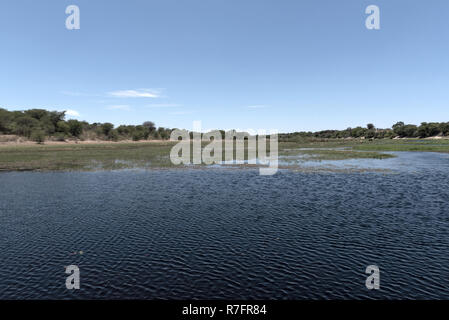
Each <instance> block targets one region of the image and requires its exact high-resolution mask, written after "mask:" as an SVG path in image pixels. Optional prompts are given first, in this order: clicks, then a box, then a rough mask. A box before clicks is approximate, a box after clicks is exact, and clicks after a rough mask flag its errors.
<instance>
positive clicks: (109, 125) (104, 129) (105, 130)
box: [101, 122, 114, 137]
mask: <svg viewBox="0 0 449 320" xmlns="http://www.w3.org/2000/svg"><path fill="white" fill-rule="evenodd" d="M112 129H114V125H113V124H112V123H109V122H106V123H103V124H102V125H101V131H102V132H103V134H104V135H105V136H107V137H108V136H109V133H110V132H111V130H112Z"/></svg>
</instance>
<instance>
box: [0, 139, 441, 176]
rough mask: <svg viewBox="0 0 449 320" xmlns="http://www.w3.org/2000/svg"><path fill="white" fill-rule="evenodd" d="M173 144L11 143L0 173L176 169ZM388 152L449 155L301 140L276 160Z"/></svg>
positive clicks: (427, 148)
mask: <svg viewBox="0 0 449 320" xmlns="http://www.w3.org/2000/svg"><path fill="white" fill-rule="evenodd" d="M174 144H175V142H170V141H163V140H155V141H139V142H130V141H121V142H104V141H101V142H99V141H84V142H78V143H75V142H51V143H50V142H49V143H47V142H46V143H45V144H36V143H30V144H28V143H16V144H3V145H0V171H33V170H40V171H61V170H62V171H75V170H83V171H94V170H118V169H133V168H143V169H153V168H174V167H176V168H179V166H174V165H173V164H172V163H171V161H170V158H169V155H170V150H171V148H172V147H173V145H174ZM391 151H418V152H419V151H421V152H444V153H449V141H448V140H426V139H421V140H420V139H400V140H392V139H384V140H374V141H368V140H359V139H357V140H355V139H354V140H343V139H334V140H314V139H309V140H307V139H306V140H302V141H296V142H280V143H279V156H280V158H286V157H302V158H303V159H304V161H323V160H348V159H387V158H391V157H394V155H391V154H389V153H384V152H391Z"/></svg>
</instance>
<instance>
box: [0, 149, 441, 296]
mask: <svg viewBox="0 0 449 320" xmlns="http://www.w3.org/2000/svg"><path fill="white" fill-rule="evenodd" d="M356 161H360V160H356ZM370 161H371V160H369V161H368V163H369V162H370ZM376 161H385V162H379V163H383V164H386V165H391V166H392V173H381V172H364V173H336V172H332V171H329V172H324V173H303V172H293V171H290V170H281V171H280V172H278V174H276V175H275V176H259V175H258V170H257V169H232V170H229V169H225V168H211V169H185V170H184V169H181V170H176V169H175V170H158V171H145V170H124V171H103V172H60V173H56V172H53V173H38V172H23V173H3V174H0V225H1V227H0V261H1V264H0V299H81V298H88V299H118V298H121V299H133V298H138V299H221V298H226V299H350V298H355V299H382V298H387V299H449V268H448V266H449V255H448V252H449V250H448V248H449V208H448V202H449V200H448V199H449V188H448V186H449V158H448V157H447V155H442V154H430V153H426V154H422V153H401V154H400V157H398V158H396V159H386V160H375V163H378V162H376ZM346 163H347V162H346ZM362 163H365V164H366V162H362ZM359 164H360V163H359ZM339 165H343V166H344V165H345V162H339ZM350 165H351V166H352V165H354V163H351V162H350ZM80 251H82V253H83V254H80ZM71 264H75V265H78V266H79V268H80V270H81V289H80V290H76V291H75V290H74V291H69V290H67V289H66V288H65V278H66V276H67V275H66V274H65V273H64V271H65V269H64V267H65V266H67V265H71ZM371 264H374V265H378V266H379V267H380V270H381V282H380V284H381V290H379V291H376V290H373V291H370V290H367V289H366V287H365V279H366V277H367V275H366V274H365V268H366V267H367V266H368V265H371Z"/></svg>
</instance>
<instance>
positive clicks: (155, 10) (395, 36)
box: [0, 0, 449, 132]
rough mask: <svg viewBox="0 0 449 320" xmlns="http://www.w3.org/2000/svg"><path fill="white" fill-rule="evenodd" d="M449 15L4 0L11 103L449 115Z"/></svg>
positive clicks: (243, 112)
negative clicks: (71, 21)
mask: <svg viewBox="0 0 449 320" xmlns="http://www.w3.org/2000/svg"><path fill="white" fill-rule="evenodd" d="M69 5H77V6H78V7H79V9H80V29H79V30H68V29H67V28H66V18H67V17H68V16H69V15H68V14H66V13H65V10H66V7H67V6H69ZM369 5H377V6H378V7H379V8H380V30H368V29H367V28H366V26H365V20H366V18H367V17H368V15H367V14H366V13H365V9H366V7H367V6H369ZM448 14H449V1H447V0H431V1H424V0H394V1H392V0H369V1H363V0H338V1H337V0H184V1H179V0H178V1H174V0H126V1H124V0H123V1H118V0H116V1H112V0H40V1H36V0H2V1H1V2H0V44H1V50H0V107H2V108H6V109H8V110H24V109H30V108H45V109H48V110H69V111H68V112H67V113H68V118H74V119H79V120H86V121H89V122H111V123H113V124H115V125H120V124H141V123H142V122H143V121H147V120H151V121H154V122H155V123H156V125H157V126H163V127H170V128H185V129H192V123H193V121H201V122H202V126H203V129H205V128H208V129H212V128H214V129H218V128H219V129H231V128H235V129H243V130H244V129H254V130H258V129H265V130H270V129H276V130H279V131H280V132H292V131H316V130H324V129H345V128H347V127H356V126H358V125H361V126H365V125H366V124H367V123H374V124H375V125H376V127H380V128H386V127H391V125H392V124H394V123H396V122H397V121H404V122H406V123H414V124H419V123H421V122H424V121H426V122H430V121H438V122H440V121H449V15H448Z"/></svg>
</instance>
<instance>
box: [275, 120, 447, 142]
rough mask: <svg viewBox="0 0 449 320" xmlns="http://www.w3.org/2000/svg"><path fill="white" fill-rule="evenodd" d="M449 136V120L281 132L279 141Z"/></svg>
mask: <svg viewBox="0 0 449 320" xmlns="http://www.w3.org/2000/svg"><path fill="white" fill-rule="evenodd" d="M435 136H449V122H429V123H428V122H423V123H421V125H420V126H416V125H414V124H404V122H398V123H396V124H395V125H393V126H392V127H391V128H388V129H378V128H376V127H375V126H374V125H373V124H371V123H369V124H368V125H367V126H366V127H365V128H364V127H356V128H347V129H345V130H324V131H317V132H294V133H287V134H281V135H280V140H281V141H292V140H295V139H298V138H321V139H345V138H346V139H348V138H349V139H350V138H362V139H363V138H364V139H393V138H396V137H398V138H428V137H435Z"/></svg>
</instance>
